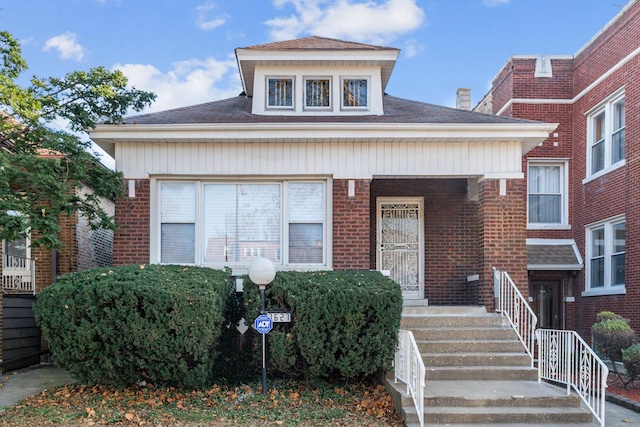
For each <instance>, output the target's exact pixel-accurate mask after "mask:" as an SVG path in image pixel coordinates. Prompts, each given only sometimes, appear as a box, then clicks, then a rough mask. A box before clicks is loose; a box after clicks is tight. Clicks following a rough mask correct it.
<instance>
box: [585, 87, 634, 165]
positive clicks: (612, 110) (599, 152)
mask: <svg viewBox="0 0 640 427" xmlns="http://www.w3.org/2000/svg"><path fill="white" fill-rule="evenodd" d="M588 123H589V132H588V134H589V136H588V138H589V149H588V153H587V157H588V167H587V170H588V171H589V175H595V174H600V173H604V172H605V171H606V170H607V168H609V167H612V166H615V165H616V164H618V163H619V162H621V161H623V160H624V158H625V155H624V146H625V99H624V95H622V96H617V97H614V98H612V99H611V100H609V101H607V102H606V103H604V104H603V105H602V106H600V107H599V108H598V109H597V110H596V111H595V112H594V113H592V114H590V115H589V117H588Z"/></svg>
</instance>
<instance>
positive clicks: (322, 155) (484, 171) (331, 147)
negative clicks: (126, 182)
mask: <svg viewBox="0 0 640 427" xmlns="http://www.w3.org/2000/svg"><path fill="white" fill-rule="evenodd" d="M521 155H522V151H521V144H520V143H519V142H459V141H455V142H454V141H452V142H420V141H394V142H375V141H374V142H354V141H339V142H338V141H335V142H323V143H321V142H313V141H312V142H278V141H276V142H227V143H221V142H182V143H175V142H170V143H159V142H136V143H120V144H117V146H116V165H117V169H118V170H120V171H122V172H123V173H124V175H125V177H126V178H146V177H148V176H149V175H230V176H242V175H247V176H258V175H265V176H268V175H297V176H300V175H314V176H319V175H326V176H335V177H345V178H346V177H349V178H365V179H366V178H371V177H373V176H416V177H418V176H423V177H469V176H490V177H492V178H497V177H506V178H509V177H519V176H521V174H522V171H521Z"/></svg>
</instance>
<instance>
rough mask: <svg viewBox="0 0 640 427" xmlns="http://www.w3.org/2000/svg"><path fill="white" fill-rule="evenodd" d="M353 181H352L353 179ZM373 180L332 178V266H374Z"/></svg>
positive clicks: (341, 267) (338, 267)
mask: <svg viewBox="0 0 640 427" xmlns="http://www.w3.org/2000/svg"><path fill="white" fill-rule="evenodd" d="M350 182H351V183H350ZM370 203H371V181H370V180H368V179H335V180H334V181H333V268H334V269H335V270H368V269H369V268H371V259H372V256H373V255H372V254H371V245H370V239H371V218H370V213H371V210H370V206H369V204H370Z"/></svg>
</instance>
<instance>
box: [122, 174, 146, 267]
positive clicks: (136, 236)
mask: <svg viewBox="0 0 640 427" xmlns="http://www.w3.org/2000/svg"><path fill="white" fill-rule="evenodd" d="M125 184H126V181H125ZM149 197H150V187H149V180H148V179H139V180H136V184H135V197H132V198H129V197H125V198H123V199H119V200H117V201H116V207H115V210H116V221H117V223H118V229H117V230H116V232H115V234H114V237H113V239H114V242H113V265H126V264H148V263H149V259H150V258H149V257H150V254H149V236H150V235H151V232H150V226H149V218H150V217H149V215H150V213H151V209H150V198H149Z"/></svg>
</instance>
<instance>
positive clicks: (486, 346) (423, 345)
mask: <svg viewBox="0 0 640 427" xmlns="http://www.w3.org/2000/svg"><path fill="white" fill-rule="evenodd" d="M416 344H418V349H419V350H420V352H422V353H449V352H451V353H480V352H487V353H516V352H522V351H523V350H524V346H523V345H522V343H521V342H520V341H518V340H484V341H481V340H459V341H456V340H441V341H418V342H416Z"/></svg>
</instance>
